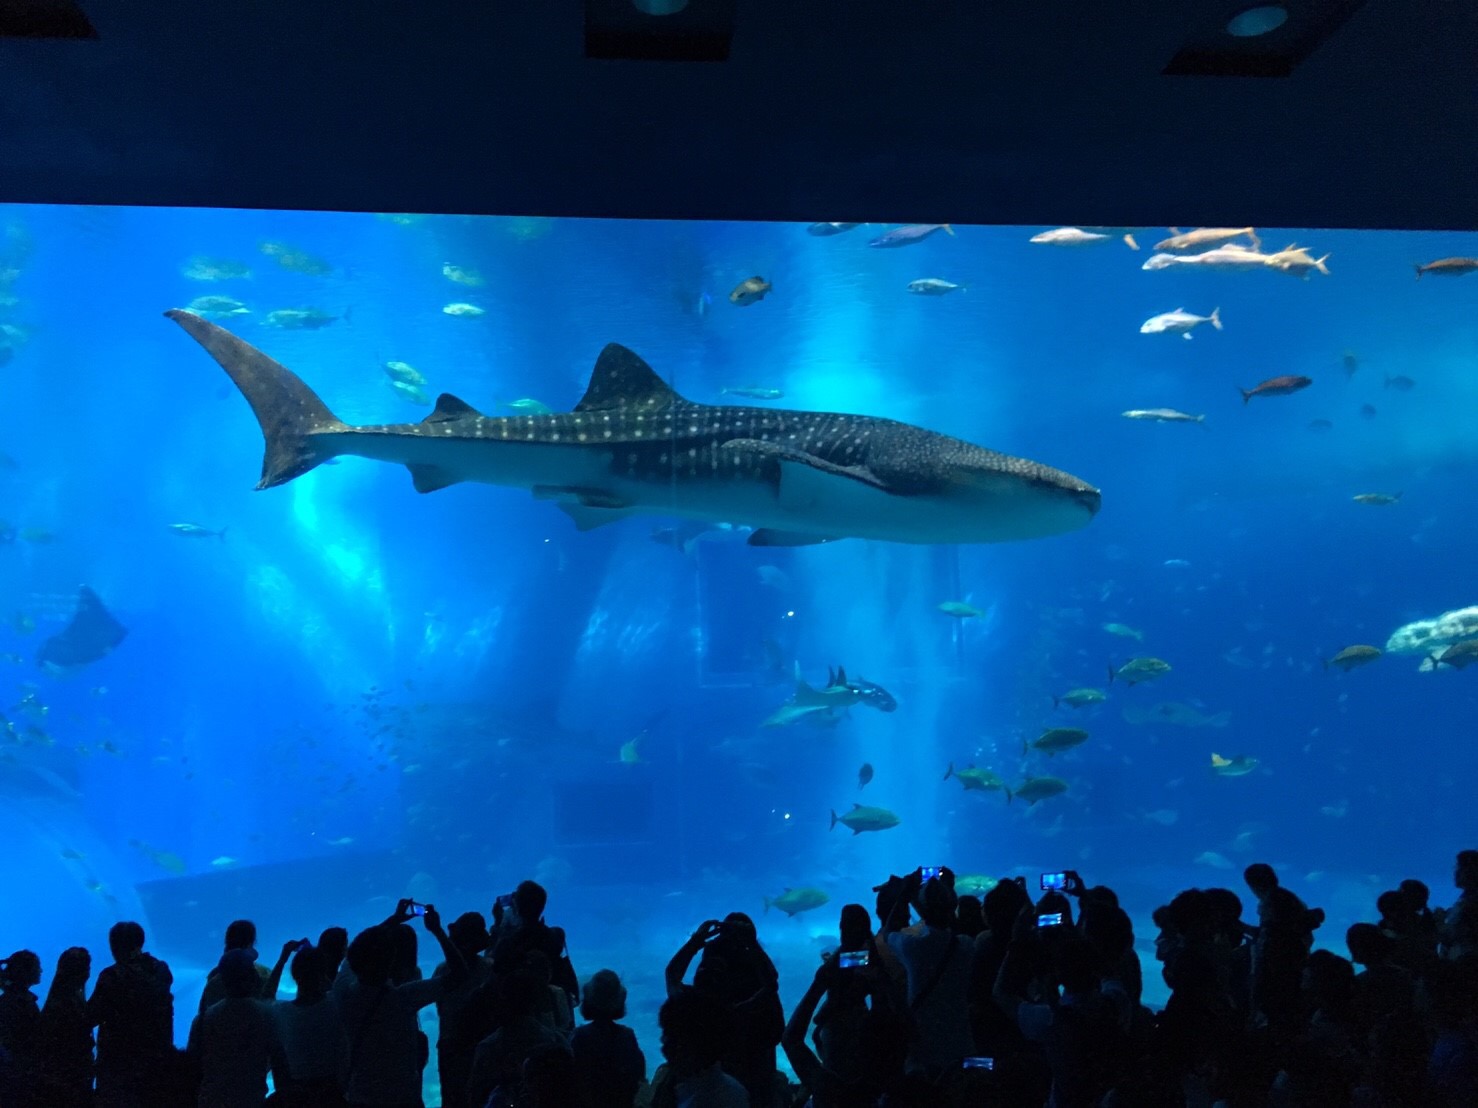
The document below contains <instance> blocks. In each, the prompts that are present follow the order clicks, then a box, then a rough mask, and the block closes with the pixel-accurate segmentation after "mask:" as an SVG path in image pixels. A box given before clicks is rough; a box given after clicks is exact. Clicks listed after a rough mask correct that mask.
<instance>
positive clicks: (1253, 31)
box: [637, 4, 1288, 38]
mask: <svg viewBox="0 0 1478 1108" xmlns="http://www.w3.org/2000/svg"><path fill="white" fill-rule="evenodd" d="M637 7H641V4H637ZM1287 22H1288V9H1287V8H1285V7H1283V5H1282V4H1260V5H1258V6H1257V7H1255V8H1248V9H1247V10H1246V11H1243V12H1238V13H1237V14H1236V15H1234V16H1232V18H1231V19H1229V20H1228V21H1227V34H1229V35H1235V36H1236V37H1237V38H1257V37H1258V36H1259V35H1266V34H1269V33H1270V32H1273V31H1276V30H1277V29H1278V28H1279V27H1281V26H1283V24H1285V23H1287Z"/></svg>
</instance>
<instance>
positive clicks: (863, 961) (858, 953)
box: [837, 950, 872, 969]
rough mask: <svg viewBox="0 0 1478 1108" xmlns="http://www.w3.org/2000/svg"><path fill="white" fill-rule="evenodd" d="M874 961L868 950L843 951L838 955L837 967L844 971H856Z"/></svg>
mask: <svg viewBox="0 0 1478 1108" xmlns="http://www.w3.org/2000/svg"><path fill="white" fill-rule="evenodd" d="M871 960H872V954H871V952H870V951H866V950H843V951H841V952H840V953H839V954H838V955H837V965H839V966H840V967H841V968H842V969H856V968H857V967H859V966H865V965H867V964H868V962H870V961H871Z"/></svg>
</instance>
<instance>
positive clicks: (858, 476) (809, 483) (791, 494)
mask: <svg viewBox="0 0 1478 1108" xmlns="http://www.w3.org/2000/svg"><path fill="white" fill-rule="evenodd" d="M722 449H723V450H736V451H739V452H740V453H742V454H744V455H747V456H748V457H749V458H750V459H751V460H754V461H760V460H762V459H768V460H770V461H773V462H774V463H776V464H778V466H779V470H780V487H779V490H778V492H779V498H780V502H781V504H783V505H784V506H786V507H788V508H797V509H801V508H806V507H809V506H811V505H813V504H815V503H816V501H817V500H818V499H820V498H822V497H823V496H825V495H826V480H827V478H833V477H839V478H841V479H843V480H846V481H857V482H859V483H861V484H863V485H867V486H869V487H870V488H874V489H877V490H878V491H879V492H888V491H889V490H888V486H887V485H885V484H883V482H882V481H880V480H878V478H877V475H876V474H874V473H873V472H872V471H871V470H869V469H868V468H867V467H865V466H843V465H837V464H836V463H835V462H829V461H827V460H826V459H825V458H821V457H818V456H817V455H815V454H808V453H806V452H805V451H804V450H797V449H795V447H792V446H782V445H781V444H780V443H776V442H767V441H765V440H763V439H730V440H729V441H728V442H726V443H724V445H723V447H722ZM755 545H756V546H759V545H764V544H761V543H755ZM776 545H778V544H776Z"/></svg>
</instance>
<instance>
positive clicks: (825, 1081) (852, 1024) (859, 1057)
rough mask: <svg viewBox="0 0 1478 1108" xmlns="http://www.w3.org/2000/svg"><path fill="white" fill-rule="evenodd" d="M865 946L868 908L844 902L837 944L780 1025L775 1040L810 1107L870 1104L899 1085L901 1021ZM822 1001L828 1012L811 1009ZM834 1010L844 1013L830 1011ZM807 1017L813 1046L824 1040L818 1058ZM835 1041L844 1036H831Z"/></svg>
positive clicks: (864, 1107)
mask: <svg viewBox="0 0 1478 1108" xmlns="http://www.w3.org/2000/svg"><path fill="white" fill-rule="evenodd" d="M854 909H855V913H854V912H853V911H852V910H854ZM858 913H860V926H859V923H858V918H857V914H858ZM864 933H866V934H864ZM871 947H872V943H871V934H870V929H869V928H868V926H867V909H865V908H863V907H862V906H861V905H859V904H849V905H847V906H846V907H845V908H843V909H842V947H841V949H839V950H838V951H836V952H835V953H834V954H832V955H830V956H829V957H827V958H825V959H824V960H823V961H822V963H821V966H820V968H819V969H817V971H816V976H815V977H814V978H813V979H812V981H811V987H810V988H809V989H807V990H806V994H805V995H804V996H803V997H801V1000H800V1003H799V1004H797V1005H796V1007H795V1011H794V1012H793V1013H792V1014H791V1017H790V1022H788V1023H787V1024H786V1025H785V1033H784V1034H783V1035H782V1036H781V1039H780V1045H781V1046H782V1047H783V1048H784V1050H785V1056H786V1058H788V1059H789V1060H790V1064H791V1067H792V1068H793V1069H794V1070H795V1074H796V1077H797V1078H799V1079H800V1082H801V1084H802V1085H804V1086H805V1087H806V1090H807V1091H808V1092H809V1093H810V1094H811V1100H810V1108H871V1106H872V1105H875V1104H877V1103H878V1100H879V1098H880V1097H883V1096H886V1095H889V1094H896V1093H898V1092H900V1091H901V1090H902V1088H903V1084H904V1069H903V1067H904V1062H905V1060H906V1059H907V1057H908V1049H909V1035H908V1024H907V1021H906V1020H905V1017H904V1015H903V1013H901V1012H900V1011H899V1010H898V1008H897V1006H896V1004H895V1003H894V997H895V993H894V990H893V987H892V984H891V982H890V981H889V979H888V974H887V971H886V970H885V969H884V968H883V967H882V966H881V965H880V964H879V963H878V962H877V961H875V960H874V959H873V957H872V950H871ZM823 998H825V1001H826V1006H827V1007H832V1008H833V1009H834V1014H833V1016H832V1017H830V1019H823V1017H822V1015H821V1014H818V1012H817V1007H818V1005H821V1003H822V1000H823ZM869 998H871V1000H872V1007H871V1008H868V1006H867V1001H868V999H869ZM837 1008H840V1009H841V1010H842V1011H843V1012H844V1013H845V1015H839V1014H837V1013H836V1012H835V1009H837ZM822 1011H823V1012H824V1011H825V1008H823V1009H822ZM851 1016H855V1017H856V1019H855V1020H854V1019H851V1018H848V1017H851ZM813 1018H814V1019H815V1020H816V1023H817V1028H816V1043H817V1047H818V1048H821V1047H822V1044H823V1043H825V1044H827V1046H826V1048H825V1049H823V1050H822V1051H821V1057H818V1056H817V1055H816V1054H814V1053H812V1052H811V1050H810V1049H809V1048H808V1047H807V1045H806V1029H807V1028H808V1027H809V1026H810V1025H811V1021H812V1019H813ZM823 1027H826V1029H827V1031H826V1033H824V1032H823ZM842 1038H845V1039H846V1041H845V1042H840V1041H838V1040H839V1039H842ZM823 1059H829V1060H823Z"/></svg>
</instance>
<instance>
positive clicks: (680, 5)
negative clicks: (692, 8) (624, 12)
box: [631, 0, 688, 15]
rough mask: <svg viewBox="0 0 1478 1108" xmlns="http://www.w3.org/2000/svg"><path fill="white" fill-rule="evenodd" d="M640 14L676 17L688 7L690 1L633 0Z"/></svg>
mask: <svg viewBox="0 0 1478 1108" xmlns="http://www.w3.org/2000/svg"><path fill="white" fill-rule="evenodd" d="M631 2H632V4H634V5H635V6H636V10H637V11H639V12H646V13H647V14H648V15H676V14H677V13H678V12H680V11H682V10H683V9H684V8H686V7H687V6H688V0H631Z"/></svg>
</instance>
